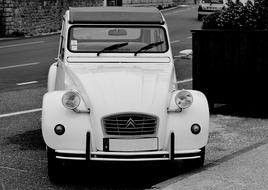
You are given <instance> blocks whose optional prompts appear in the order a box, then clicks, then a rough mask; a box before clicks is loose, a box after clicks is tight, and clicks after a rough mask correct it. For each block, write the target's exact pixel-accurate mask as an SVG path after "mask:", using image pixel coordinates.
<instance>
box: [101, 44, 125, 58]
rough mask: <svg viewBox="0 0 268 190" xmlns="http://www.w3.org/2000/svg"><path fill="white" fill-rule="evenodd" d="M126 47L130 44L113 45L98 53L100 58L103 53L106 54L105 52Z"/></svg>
mask: <svg viewBox="0 0 268 190" xmlns="http://www.w3.org/2000/svg"><path fill="white" fill-rule="evenodd" d="M126 45H128V42H125V43H120V44H113V45H111V46H108V47H106V48H104V49H102V50H101V51H99V52H98V53H97V56H99V55H100V54H101V53H103V52H105V51H107V50H114V49H118V48H121V47H124V46H126Z"/></svg>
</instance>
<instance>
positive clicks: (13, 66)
mask: <svg viewBox="0 0 268 190" xmlns="http://www.w3.org/2000/svg"><path fill="white" fill-rule="evenodd" d="M37 64H40V63H39V62H35V63H25V64H20V65H11V66H6V67H0V70H4V69H11V68H16V67H25V66H31V65H37Z"/></svg>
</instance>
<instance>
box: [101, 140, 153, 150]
mask: <svg viewBox="0 0 268 190" xmlns="http://www.w3.org/2000/svg"><path fill="white" fill-rule="evenodd" d="M157 149H158V138H141V139H113V138H104V139H103V151H106V152H108V151H112V152H134V151H153V150H157Z"/></svg>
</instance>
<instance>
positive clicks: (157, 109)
mask: <svg viewBox="0 0 268 190" xmlns="http://www.w3.org/2000/svg"><path fill="white" fill-rule="evenodd" d="M208 133H209V110H208V103H207V99H206V97H205V96H204V94H203V93H201V92H199V91H194V90H183V89H178V88H177V81H176V75H175V70H174V62H173V57H172V53H171V45H170V41H169V36H168V29H167V25H166V21H165V19H164V17H163V15H162V14H161V12H159V11H158V10H157V9H156V8H126V7H120V8H116V7H94V8H70V10H68V11H67V12H66V14H65V16H64V19H63V24H62V32H61V38H60V46H59V54H58V60H57V62H56V63H53V64H52V65H51V67H50V69H49V74H48V92H47V93H46V94H45V95H44V97H43V109H42V134H43V138H44V141H45V143H46V146H47V158H48V173H49V177H50V178H51V179H53V180H55V179H57V178H58V177H60V176H61V175H60V172H61V171H62V169H63V166H64V164H63V163H64V161H65V160H86V161H88V162H89V163H90V162H93V161H160V160H162V161H173V160H189V161H192V162H191V163H192V164H193V165H194V166H202V165H203V163H204V156H205V146H206V144H207V142H208Z"/></svg>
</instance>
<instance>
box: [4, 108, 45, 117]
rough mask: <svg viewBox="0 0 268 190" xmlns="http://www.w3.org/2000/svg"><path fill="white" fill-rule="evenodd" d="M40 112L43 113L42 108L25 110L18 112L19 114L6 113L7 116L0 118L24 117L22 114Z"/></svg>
mask: <svg viewBox="0 0 268 190" xmlns="http://www.w3.org/2000/svg"><path fill="white" fill-rule="evenodd" d="M39 111H42V108H37V109H32V110H25V111H18V112H13V113H6V114H2V115H0V118H4V117H11V116H15V115H22V114H26V113H34V112H39Z"/></svg>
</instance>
